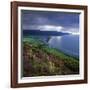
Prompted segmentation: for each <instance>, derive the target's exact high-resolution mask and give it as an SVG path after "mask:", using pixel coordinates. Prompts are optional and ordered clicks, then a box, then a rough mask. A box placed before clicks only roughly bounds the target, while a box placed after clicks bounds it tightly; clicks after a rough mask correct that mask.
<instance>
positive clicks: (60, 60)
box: [22, 37, 79, 77]
mask: <svg viewBox="0 0 90 90" xmlns="http://www.w3.org/2000/svg"><path fill="white" fill-rule="evenodd" d="M22 43H23V46H22V47H23V69H22V70H23V74H22V75H23V76H24V77H32V76H51V75H71V74H79V59H78V58H75V57H72V56H69V55H66V54H64V53H63V52H61V51H60V50H57V49H55V48H50V47H49V46H48V45H47V44H45V43H44V42H42V41H41V40H39V39H37V38H32V37H24V38H23V41H22Z"/></svg>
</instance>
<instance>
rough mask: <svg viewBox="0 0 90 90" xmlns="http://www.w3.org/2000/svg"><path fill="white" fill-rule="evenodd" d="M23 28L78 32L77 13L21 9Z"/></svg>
mask: <svg viewBox="0 0 90 90" xmlns="http://www.w3.org/2000/svg"><path fill="white" fill-rule="evenodd" d="M21 20H22V21H21V22H22V29H23V30H40V31H58V32H69V33H73V34H79V14H78V13H65V12H53V11H31V10H22V14H21Z"/></svg>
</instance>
